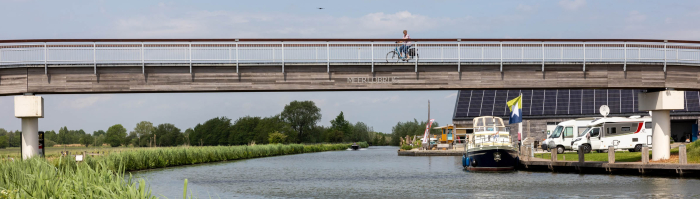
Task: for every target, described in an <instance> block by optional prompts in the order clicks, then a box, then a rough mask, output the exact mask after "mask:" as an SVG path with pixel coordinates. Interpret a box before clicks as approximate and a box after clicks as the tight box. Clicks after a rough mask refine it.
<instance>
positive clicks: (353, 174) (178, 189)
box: [133, 147, 700, 199]
mask: <svg viewBox="0 0 700 199" xmlns="http://www.w3.org/2000/svg"><path fill="white" fill-rule="evenodd" d="M396 150H398V148H397V147H370V148H368V149H363V150H360V151H331V152H320V153H307V154H299V155H287V156H277V157H267V158H258V159H249V160H240V161H229V162H220V163H209V164H201V165H191V166H181V167H171V168H165V169H156V170H148V171H141V172H136V173H133V175H134V176H135V177H137V178H143V179H145V180H146V183H147V184H148V186H149V187H150V188H151V189H152V191H153V193H154V194H155V195H157V196H159V197H162V196H165V197H167V198H182V189H183V183H184V180H185V179H188V181H189V184H188V190H189V194H192V195H193V196H195V197H197V198H421V199H426V198H468V197H486V198H491V197H494V198H523V197H525V198H560V197H605V198H608V197H615V198H640V197H653V198H659V197H662V198H664V197H673V198H675V197H686V198H687V197H700V180H698V179H683V178H664V177H638V176H618V175H599V174H597V175H591V174H586V175H579V174H563V173H548V172H524V171H520V172H510V173H472V172H467V171H464V170H462V168H461V162H460V161H461V157H405V156H397V155H396Z"/></svg>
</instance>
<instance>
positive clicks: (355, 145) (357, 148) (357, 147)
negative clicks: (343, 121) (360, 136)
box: [350, 143, 360, 150]
mask: <svg viewBox="0 0 700 199" xmlns="http://www.w3.org/2000/svg"><path fill="white" fill-rule="evenodd" d="M350 148H351V149H352V150H360V146H359V145H357V143H352V146H350Z"/></svg>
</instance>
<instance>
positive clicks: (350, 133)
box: [0, 101, 393, 148]
mask: <svg viewBox="0 0 700 199" xmlns="http://www.w3.org/2000/svg"><path fill="white" fill-rule="evenodd" d="M320 120H321V109H320V108H318V107H317V106H316V105H315V103H314V102H313V101H292V102H290V103H289V104H287V105H286V106H285V107H284V109H283V110H282V112H281V113H279V114H276V115H273V116H270V117H253V116H245V117H241V118H238V119H236V120H235V121H233V120H232V119H229V118H227V117H216V118H212V119H210V120H207V121H205V122H204V123H199V124H197V125H196V126H195V127H194V128H188V129H186V130H184V131H182V130H181V129H179V128H177V127H175V125H173V124H170V123H164V124H158V125H154V124H153V123H151V122H149V121H141V122H139V123H137V124H136V127H134V129H133V130H132V131H128V130H127V129H126V128H124V126H122V125H121V124H115V125H113V126H111V127H109V128H108V129H107V131H103V130H98V131H94V132H93V133H92V134H88V133H86V132H85V131H83V130H82V129H80V130H69V129H68V128H67V127H61V128H60V129H59V131H58V133H56V132H55V131H46V132H45V134H44V139H45V141H44V142H45V144H46V145H47V146H48V147H51V146H53V145H55V144H81V145H84V146H86V147H88V146H92V145H96V146H102V145H103V144H108V145H110V146H113V147H116V146H129V145H131V146H137V147H153V146H179V145H194V146H216V145H245V144H251V143H257V144H268V143H323V142H327V143H337V142H362V141H364V142H368V143H369V144H371V145H389V144H392V143H393V139H392V137H391V136H389V135H387V134H384V133H380V132H375V131H374V129H373V128H372V127H370V126H368V125H367V124H365V123H363V122H359V121H358V122H356V123H354V124H353V123H351V122H350V121H348V120H346V119H345V115H344V114H343V112H340V114H338V115H337V116H336V117H335V119H333V120H332V121H331V126H322V125H318V122H320ZM20 136H21V132H20V131H14V132H12V131H9V132H8V131H5V130H4V129H0V148H4V147H8V146H9V147H18V146H19V145H20Z"/></svg>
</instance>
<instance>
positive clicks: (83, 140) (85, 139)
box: [80, 134, 95, 147]
mask: <svg viewBox="0 0 700 199" xmlns="http://www.w3.org/2000/svg"><path fill="white" fill-rule="evenodd" d="M94 141H95V140H94V139H93V138H92V135H90V134H85V135H83V136H81V137H80V144H82V145H85V147H88V146H90V145H91V144H94Z"/></svg>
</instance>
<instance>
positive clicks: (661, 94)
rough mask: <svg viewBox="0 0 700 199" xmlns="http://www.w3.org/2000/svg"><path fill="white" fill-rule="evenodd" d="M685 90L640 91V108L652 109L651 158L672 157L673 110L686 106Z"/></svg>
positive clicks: (641, 109) (642, 109)
mask: <svg viewBox="0 0 700 199" xmlns="http://www.w3.org/2000/svg"><path fill="white" fill-rule="evenodd" d="M684 95H685V92H683V91H674V90H664V91H655V92H644V93H639V110H640V111H651V124H652V136H651V142H652V143H651V149H652V151H651V159H652V160H655V161H656V160H663V159H669V158H670V157H671V143H670V141H671V110H677V109H684V108H685V96H684Z"/></svg>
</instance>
